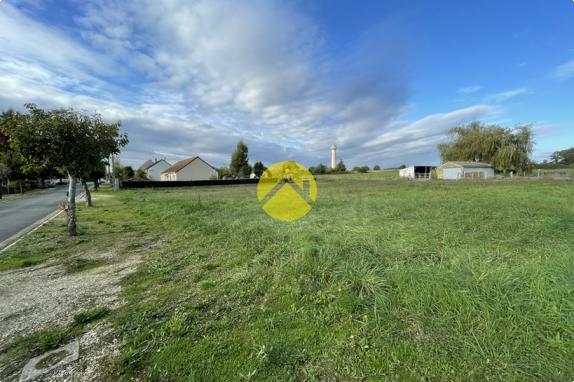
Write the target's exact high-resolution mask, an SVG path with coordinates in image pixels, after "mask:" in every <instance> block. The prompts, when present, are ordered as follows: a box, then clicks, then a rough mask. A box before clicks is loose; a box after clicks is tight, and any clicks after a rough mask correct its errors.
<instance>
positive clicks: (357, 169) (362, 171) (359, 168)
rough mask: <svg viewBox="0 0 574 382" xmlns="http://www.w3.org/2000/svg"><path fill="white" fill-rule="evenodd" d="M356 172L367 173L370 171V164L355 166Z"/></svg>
mask: <svg viewBox="0 0 574 382" xmlns="http://www.w3.org/2000/svg"><path fill="white" fill-rule="evenodd" d="M353 171H354V172H358V173H361V174H365V173H367V172H369V166H361V167H353Z"/></svg>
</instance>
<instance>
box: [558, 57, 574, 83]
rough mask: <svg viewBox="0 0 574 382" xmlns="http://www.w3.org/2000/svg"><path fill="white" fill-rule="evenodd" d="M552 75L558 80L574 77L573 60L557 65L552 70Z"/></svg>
mask: <svg viewBox="0 0 574 382" xmlns="http://www.w3.org/2000/svg"><path fill="white" fill-rule="evenodd" d="M554 76H555V77H556V78H558V79H560V80H567V79H569V78H572V77H574V60H572V61H568V62H566V63H564V64H562V65H560V66H558V67H557V68H556V70H555V71H554Z"/></svg>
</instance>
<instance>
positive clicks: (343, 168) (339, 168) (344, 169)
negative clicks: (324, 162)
mask: <svg viewBox="0 0 574 382" xmlns="http://www.w3.org/2000/svg"><path fill="white" fill-rule="evenodd" d="M335 171H336V172H347V167H346V166H345V163H343V161H339V163H337V166H336V167H335Z"/></svg>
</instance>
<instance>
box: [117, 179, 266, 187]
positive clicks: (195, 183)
mask: <svg viewBox="0 0 574 382" xmlns="http://www.w3.org/2000/svg"><path fill="white" fill-rule="evenodd" d="M257 182H259V179H219V180H189V181H164V182H162V181H150V180H143V181H127V182H122V183H121V185H120V188H122V189H131V188H181V187H204V186H232V185H238V184H257Z"/></svg>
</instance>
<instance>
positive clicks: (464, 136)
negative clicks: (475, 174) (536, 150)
mask: <svg viewBox="0 0 574 382" xmlns="http://www.w3.org/2000/svg"><path fill="white" fill-rule="evenodd" d="M449 135H450V141H449V142H447V143H442V144H439V145H438V150H439V152H440V155H441V158H442V160H443V161H444V162H446V161H478V162H486V163H489V164H491V165H492V166H493V167H494V168H495V169H496V170H497V171H510V170H512V171H518V170H521V171H525V170H527V169H528V168H529V166H530V163H531V162H530V157H529V156H530V154H531V153H532V148H533V144H534V142H533V133H532V129H531V128H530V126H518V127H516V128H514V129H512V130H511V129H507V128H503V127H500V126H497V125H483V124H481V123H480V122H473V123H471V124H469V125H468V126H459V127H455V128H453V129H451V130H450V131H449Z"/></svg>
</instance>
